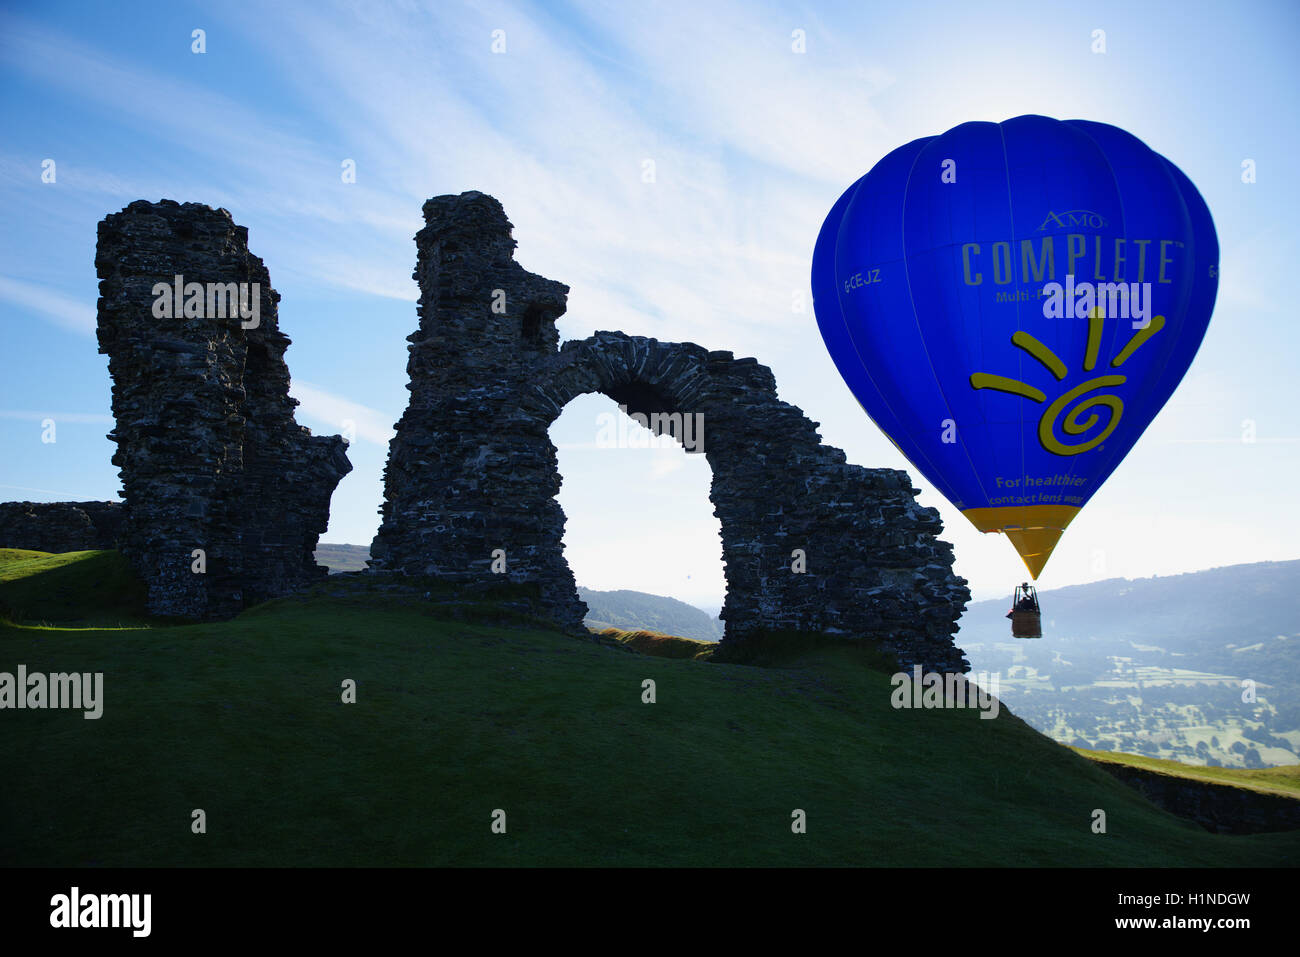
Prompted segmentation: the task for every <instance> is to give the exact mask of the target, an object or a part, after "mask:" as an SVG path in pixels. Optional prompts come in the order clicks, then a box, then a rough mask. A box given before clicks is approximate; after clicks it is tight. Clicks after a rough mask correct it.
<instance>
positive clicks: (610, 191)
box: [0, 0, 1300, 608]
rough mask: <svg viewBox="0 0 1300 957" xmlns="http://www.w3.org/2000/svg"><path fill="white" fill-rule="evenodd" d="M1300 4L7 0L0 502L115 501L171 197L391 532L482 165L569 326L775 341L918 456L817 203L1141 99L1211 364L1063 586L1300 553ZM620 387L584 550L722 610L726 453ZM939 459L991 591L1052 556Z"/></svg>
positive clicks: (889, 452)
mask: <svg viewBox="0 0 1300 957" xmlns="http://www.w3.org/2000/svg"><path fill="white" fill-rule="evenodd" d="M1297 27H1300V5H1296V4H1292V3H1273V4H1269V3H1234V4H1232V5H1230V6H1227V5H1223V4H1208V3H1205V4H1197V3H1144V4H1140V5H1138V4H1129V3H1116V4H1110V3H1096V4H1070V5H1064V4H1059V5H1058V4H1043V3H1034V4H1029V3H1024V4H1017V3H1002V4H993V3H982V4H977V5H969V4H964V3H951V4H943V3H932V4H899V5H892V6H891V7H880V8H877V7H876V6H875V5H870V6H868V5H864V4H858V3H843V4H814V5H801V4H765V3H725V2H718V3H715V2H698V0H697V2H694V3H683V4H658V3H656V4H625V3H608V4H594V3H593V4H587V3H574V4H562V3H546V4H511V3H490V2H489V3H483V2H475V3H472V4H468V3H467V4H458V3H451V2H441V0H440V2H433V3H415V2H402V3H392V4H379V3H374V4H371V3H355V4H353V3H330V2H316V3H309V4H295V3H289V2H285V3H275V4H262V3H240V2H230V3H219V4H204V3H166V4H162V3H158V4H154V3H134V4H124V5H109V4H98V3H95V4H91V3H86V4H60V3H48V2H47V3H31V4H24V3H9V4H7V5H6V7H5V8H4V10H3V11H2V12H0V104H2V109H3V118H4V130H5V135H4V138H3V142H2V144H0V216H2V217H3V223H4V227H5V228H4V229H3V230H0V499H30V500H34V501H58V500H64V499H113V498H116V493H117V490H118V488H119V487H120V486H119V481H118V478H117V475H116V469H115V467H114V466H113V465H112V464H111V463H110V461H109V459H110V457H111V455H112V453H113V446H112V444H111V443H110V442H109V441H108V440H107V439H106V438H105V433H106V432H107V431H108V430H109V429H110V428H111V427H112V420H111V417H110V404H109V403H110V380H109V377H108V373H107V357H105V356H100V355H99V354H98V353H97V351H96V344H95V339H94V327H95V300H96V296H97V285H96V278H95V271H94V247H95V227H96V224H97V223H98V221H99V220H100V219H102V218H103V217H104V216H105V215H107V214H108V213H111V212H115V211H117V210H119V209H121V208H122V207H123V206H125V205H126V204H128V203H129V202H131V201H133V200H136V199H149V200H158V199H161V198H164V197H165V198H171V199H176V200H178V201H181V202H186V201H196V202H203V203H208V204H210V205H213V206H224V207H226V208H227V209H229V210H230V211H231V213H232V214H233V216H234V218H235V220H236V222H238V223H240V224H241V225H244V226H247V227H248V229H249V241H250V246H251V248H252V251H253V252H254V253H255V254H257V255H259V256H261V257H262V258H263V259H265V261H266V263H267V266H268V268H269V270H270V273H271V280H272V282H273V283H274V285H275V287H276V288H277V289H278V290H279V292H280V293H281V294H282V295H283V301H282V302H281V304H280V321H281V328H282V329H283V330H284V331H285V332H286V333H288V335H289V336H290V337H291V338H292V339H293V341H294V344H293V345H292V346H291V347H290V349H289V351H288V355H287V360H288V363H289V368H290V371H291V373H292V375H293V383H294V384H293V388H292V391H293V394H294V395H295V396H296V397H297V398H299V399H300V400H301V401H302V405H301V406H300V407H299V409H298V419H299V421H300V422H301V423H302V424H304V425H307V426H309V427H311V428H312V429H313V431H317V432H327V433H333V432H339V431H341V430H342V429H343V422H344V420H350V421H351V422H353V423H355V428H356V441H355V442H354V443H353V444H352V447H351V449H350V450H349V455H350V458H351V459H352V462H353V464H354V467H355V468H354V471H353V473H352V474H351V475H349V476H348V477H347V478H346V479H344V481H343V483H342V484H341V485H340V487H339V490H338V491H337V493H336V494H335V496H334V500H333V505H332V511H331V521H330V529H329V531H328V532H327V534H326V535H325V536H324V540H326V541H334V542H353V543H360V544H366V543H368V542H369V540H370V538H371V537H372V535H373V533H374V530H375V526H376V524H377V520H378V517H377V509H378V507H379V504H380V501H381V497H382V489H381V474H382V469H383V465H384V461H385V458H386V455H387V441H388V438H389V436H390V434H391V426H392V423H394V422H396V421H397V419H398V417H399V416H400V415H401V412H402V409H403V408H404V406H405V402H406V396H407V392H406V389H405V383H406V373H405V363H406V349H405V347H406V342H405V337H406V335H408V334H409V333H410V332H411V331H412V330H413V329H414V328H415V324H416V316H415V308H414V303H415V299H416V295H417V289H416V286H415V283H414V281H413V280H412V279H411V270H412V267H413V265H414V259H415V245H414V243H413V241H412V236H413V235H414V233H415V232H416V230H417V229H419V227H420V225H421V219H420V206H421V204H422V202H423V201H424V200H425V199H426V198H428V197H429V196H433V195H438V194H442V193H458V192H461V191H463V190H467V189H480V190H483V191H485V192H488V193H491V194H493V195H495V196H496V197H497V198H498V199H500V200H501V201H502V203H503V204H504V206H505V208H506V212H507V214H508V215H509V216H510V218H511V220H512V221H513V222H514V224H515V238H516V239H517V240H518V241H519V249H518V252H517V258H518V259H519V261H520V262H521V263H523V264H524V265H525V266H526V267H527V268H529V269H531V270H533V271H535V272H538V273H541V274H542V275H545V276H548V277H550V278H553V279H558V280H560V281H562V282H565V283H567V284H568V285H570V286H571V287H572V292H571V294H570V298H569V311H568V314H567V315H566V316H565V317H564V318H563V319H561V321H560V332H561V335H562V336H563V337H564V338H580V337H584V336H586V335H589V334H590V333H591V332H593V331H594V330H596V329H622V330H624V331H626V332H629V333H634V334H642V335H648V336H655V337H658V338H659V339H662V340H666V341H692V342H698V343H700V344H702V345H705V346H707V347H709V348H712V349H730V350H732V351H734V352H735V353H736V354H737V355H738V356H740V355H753V356H756V357H757V358H758V359H759V361H761V362H763V363H764V364H767V365H769V366H771V367H772V369H773V371H774V372H775V374H776V379H777V384H778V388H779V390H780V394H781V397H782V398H783V399H785V400H786V401H789V402H792V403H794V404H795V405H798V406H800V407H801V408H802V409H803V410H804V411H805V412H806V413H807V414H808V415H809V417H810V418H812V419H813V420H815V421H818V422H820V423H821V425H822V429H821V431H822V434H823V436H824V437H825V439H826V441H827V442H828V443H830V444H832V445H836V446H839V447H841V448H843V449H844V450H845V451H846V452H847V453H848V456H849V460H850V461H852V462H857V463H860V464H863V465H868V466H888V467H893V468H907V463H906V462H905V461H904V460H903V459H902V458H901V457H900V456H899V454H898V453H897V452H896V451H895V450H894V448H893V447H892V446H891V445H890V443H889V442H888V441H887V440H886V439H885V438H884V436H883V435H881V434H880V433H879V432H878V430H877V429H876V428H875V426H874V425H872V423H871V422H870V420H868V419H867V418H866V417H865V416H864V415H863V413H862V411H861V410H860V409H859V408H858V406H857V404H856V402H855V401H854V399H853V397H852V395H851V394H850V393H849V391H848V389H847V388H846V387H845V386H844V385H843V383H842V382H841V380H840V378H839V376H838V374H837V373H836V371H835V369H834V366H833V365H832V363H831V361H830V359H829V357H828V356H827V354H826V351H825V349H824V347H823V346H822V343H821V340H820V337H819V335H818V332H817V327H816V322H815V319H814V317H813V313H812V309H811V293H810V291H809V282H808V279H809V262H810V257H811V254H812V247H813V243H814V241H815V239H816V236H817V230H818V228H819V227H820V225H821V221H822V219H823V217H824V216H825V214H826V212H827V211H828V210H829V208H830V206H831V204H832V203H833V202H834V201H835V199H836V198H837V197H838V196H839V194H840V193H841V192H842V191H843V190H844V189H845V188H846V187H847V186H848V185H849V184H850V183H851V182H852V181H853V180H854V179H856V178H857V177H858V176H860V175H861V174H862V173H864V172H865V171H866V170H868V169H869V168H870V167H871V166H872V165H874V163H875V162H876V161H877V160H879V159H880V158H881V157H882V156H884V155H885V154H886V153H887V152H889V151H890V150H891V149H893V148H894V147H896V146H899V145H901V144H903V143H905V142H907V141H909V140H912V139H914V138H916V137H919V136H928V135H933V134H936V133H940V132H942V131H944V130H946V129H948V128H950V127H952V126H955V125H957V124H958V123H961V122H965V121H967V120H993V121H1000V120H1003V119H1006V118H1008V117H1011V116H1016V115H1019V114H1023V113H1042V114H1045V115H1048V116H1055V117H1058V118H1063V119H1064V118H1076V117H1077V118H1086V119H1093V120H1098V121H1102V122H1106V123H1112V124H1114V125H1117V126H1120V127H1123V128H1125V129H1127V130H1129V131H1130V132H1132V133H1134V134H1136V135H1137V136H1139V137H1140V138H1142V139H1143V140H1145V141H1146V142H1147V143H1148V144H1149V145H1150V146H1151V147H1152V148H1153V149H1155V150H1157V151H1158V152H1160V153H1162V154H1164V155H1165V156H1167V157H1168V158H1169V159H1171V160H1172V161H1173V162H1175V163H1177V164H1178V165H1179V166H1180V167H1181V168H1182V169H1183V170H1184V171H1185V172H1186V173H1187V174H1188V175H1189V176H1190V177H1191V179H1192V180H1193V182H1195V183H1196V184H1197V186H1198V188H1199V189H1200V190H1201V193H1202V195H1203V196H1204V197H1205V199H1206V201H1207V203H1208V204H1209V207H1210V210H1211V212H1212V213H1213V215H1214V217H1215V223H1216V226H1217V229H1218V233H1219V240H1220V244H1221V247H1222V273H1221V275H1222V280H1221V284H1220V293H1219V301H1218V306H1217V308H1216V310H1215V316H1214V319H1213V321H1212V322H1211V324H1210V330H1209V332H1208V334H1207V336H1206V339H1205V342H1204V344H1203V345H1202V347H1201V350H1200V353H1199V355H1198V356H1197V359H1196V361H1195V363H1194V364H1193V365H1192V368H1191V370H1190V371H1189V373H1188V375H1187V377H1186V378H1185V379H1184V380H1183V383H1182V385H1181V386H1180V388H1179V390H1178V392H1177V393H1176V394H1175V395H1174V397H1173V399H1172V400H1171V401H1170V403H1169V404H1168V405H1167V406H1166V407H1165V409H1164V411H1163V412H1161V414H1160V415H1159V416H1158V417H1157V419H1156V420H1155V422H1154V423H1153V425H1152V426H1151V428H1150V429H1148V431H1147V433H1146V435H1145V436H1144V437H1143V438H1142V440H1141V441H1140V442H1139V443H1138V445H1137V447H1136V448H1135V449H1134V450H1133V452H1131V453H1130V455H1129V456H1128V458H1127V459H1126V461H1125V462H1124V463H1123V464H1122V465H1121V466H1120V468H1119V469H1118V470H1117V471H1116V472H1115V473H1114V475H1112V476H1111V478H1110V479H1109V481H1108V482H1107V484H1106V485H1105V486H1104V487H1103V488H1102V489H1101V491H1100V492H1099V493H1098V494H1097V495H1096V496H1095V497H1094V498H1093V499H1092V500H1091V502H1090V503H1089V504H1088V507H1087V508H1086V509H1084V511H1083V512H1082V514H1081V515H1080V516H1079V517H1078V518H1077V519H1076V520H1075V521H1074V523H1073V524H1072V525H1071V527H1070V530H1069V532H1068V533H1067V534H1066V536H1065V537H1064V539H1063V540H1062V543H1061V545H1060V546H1059V547H1058V548H1057V550H1056V552H1055V554H1054V556H1053V558H1052V561H1051V563H1050V564H1049V565H1048V567H1047V570H1046V571H1045V572H1044V574H1043V576H1042V578H1041V579H1040V585H1041V586H1042V587H1044V588H1052V587H1059V586H1061V585H1067V584H1074V583H1078V582H1085V581H1092V580H1096V579H1099V578H1108V577H1114V576H1127V577H1140V576H1146V575H1152V574H1173V573H1178V572H1183V571H1192V570H1197V569H1202V568H1208V567H1214V566H1217V565H1226V564H1234V563H1238V562H1250V561H1262V560H1281V559H1291V558H1296V557H1300V546H1297V545H1296V542H1297V541H1298V540H1300V510H1297V509H1296V507H1295V504H1296V492H1295V487H1296V475H1297V474H1300V425H1298V424H1297V423H1296V421H1295V410H1296V408H1297V407H1298V406H1300V403H1298V401H1297V400H1300V386H1298V385H1297V379H1298V378H1300V377H1298V376H1297V371H1298V370H1297V366H1298V364H1300V363H1297V355H1300V331H1297V323H1296V321H1295V310H1294V305H1293V299H1292V294H1293V292H1292V291H1293V288H1294V283H1293V281H1292V278H1293V275H1294V268H1293V267H1288V266H1287V265H1286V264H1287V263H1294V262H1295V261H1296V259H1297V253H1298V252H1300V250H1297V241H1296V238H1295V229H1294V227H1295V223H1296V220H1297V213H1300V204H1298V203H1297V198H1298V197H1297V192H1298V189H1300V187H1298V186H1297V164H1296V156H1297V153H1298V151H1300V142H1297V124H1296V121H1295V117H1296V116H1297V115H1300V103H1298V102H1297V100H1298V99H1300V97H1298V95H1297V94H1298V92H1300V84H1298V83H1297V78H1298V74H1297V67H1296V65H1295V63H1296V60H1295V57H1294V49H1295V45H1296V42H1297V40H1298V39H1300V30H1298V29H1297ZM195 29H202V30H204V31H205V33H206V37H205V39H206V52H205V53H202V54H196V53H194V52H192V49H191V45H192V42H193V41H192V39H191V35H192V31H193V30H195ZM1098 29H1101V30H1104V31H1105V38H1106V52H1105V53H1094V52H1092V50H1091V47H1092V45H1093V31H1094V30H1098ZM498 30H500V31H504V40H505V51H504V52H501V53H494V52H493V50H492V46H493V39H494V37H493V32H494V31H498ZM796 30H802V31H804V36H805V38H806V40H805V52H803V53H797V52H795V51H794V49H793V48H792V47H793V46H794V42H793V40H792V35H793V33H794V31H796ZM499 37H500V35H499V34H498V38H499ZM46 159H53V160H54V161H55V171H56V179H55V182H53V183H46V182H42V178H41V172H42V161H43V160H46ZM347 159H351V160H354V161H355V163H356V170H357V176H356V182H355V183H350V184H349V183H344V182H343V181H342V177H341V176H340V171H341V164H342V163H343V161H344V160H347ZM1244 159H1253V160H1254V161H1255V163H1256V169H1257V182H1255V183H1253V184H1246V183H1243V182H1242V181H1241V163H1242V161H1243V160H1244ZM646 160H653V162H654V169H655V178H654V182H653V183H647V182H644V181H643V176H642V173H643V170H644V168H645V166H644V163H645V161H646ZM800 305H802V306H803V309H802V311H800V310H799V306H800ZM613 408H614V405H613V403H612V402H610V401H609V400H608V399H605V398H604V397H601V396H587V397H584V398H581V399H578V400H576V401H574V402H573V403H572V404H571V405H570V406H569V407H568V408H567V409H566V410H565V413H564V415H563V416H562V417H561V419H560V420H559V421H558V422H557V423H556V425H555V427H554V428H553V430H552V437H553V439H554V441H555V443H556V445H557V446H558V447H559V449H560V468H561V472H562V474H563V476H564V487H563V489H562V490H561V493H560V501H561V504H562V505H563V506H564V508H565V511H566V513H567V514H568V516H569V523H568V528H567V531H566V536H565V541H566V545H567V549H568V550H567V555H568V557H569V560H570V562H571V564H572V565H573V567H574V571H575V574H576V576H577V578H578V581H579V582H580V583H581V584H584V585H587V586H590V587H594V588H618V587H624V588H636V589H639V590H643V591H651V592H657V593H661V594H671V595H675V596H677V597H680V598H683V599H685V600H688V601H692V602H694V603H697V604H700V605H702V606H706V607H713V608H716V607H717V605H718V604H719V603H720V601H721V595H722V591H723V581H722V571H721V545H720V541H719V539H718V524H717V520H716V518H714V517H713V515H712V506H711V505H710V503H709V502H708V497H707V494H708V484H709V469H708V465H707V463H706V462H705V461H704V460H703V459H702V457H697V456H686V455H684V454H683V453H681V452H680V451H678V450H675V449H668V450H654V449H608V448H597V447H596V439H597V435H598V431H599V425H600V419H599V417H600V416H601V414H602V413H603V412H607V411H610V410H612V409H613ZM47 418H52V419H54V421H55V423H56V429H57V431H56V434H55V437H56V441H55V442H53V443H48V442H42V440H41V439H42V431H43V430H42V424H41V423H42V420H44V419H47ZM1247 422H1249V423H1253V429H1254V435H1255V441H1254V442H1243V441H1242V435H1243V429H1244V428H1246V426H1244V423H1247ZM913 479H914V482H915V483H916V484H917V485H918V486H919V487H920V488H921V489H922V494H921V500H922V502H923V503H925V504H927V505H930V506H934V507H936V508H938V509H939V510H940V512H941V513H942V514H943V517H944V521H945V524H946V526H947V528H946V531H945V535H944V537H945V538H947V539H948V540H949V541H952V542H953V543H954V545H955V546H956V552H957V570H958V572H959V573H960V574H963V575H965V576H966V577H967V578H968V579H970V580H971V583H972V589H973V591H974V592H975V594H976V597H977V598H979V597H993V596H995V595H1003V594H1006V593H1008V592H1009V590H1010V587H1011V586H1012V585H1013V584H1014V583H1015V582H1017V581H1019V580H1021V579H1022V578H1023V577H1024V574H1023V566H1022V565H1021V564H1020V561H1019V559H1018V558H1017V556H1016V555H1015V553H1014V550H1013V549H1012V548H1011V546H1010V544H1009V543H1008V542H1006V540H1005V539H1003V538H1001V537H1000V536H992V535H990V536H984V535H981V534H980V533H978V532H976V531H975V530H974V529H973V528H972V527H971V526H970V525H969V523H968V522H967V521H966V520H965V519H964V518H963V517H962V516H961V515H960V514H959V513H958V512H957V511H956V510H955V509H953V508H952V507H951V506H950V505H949V504H948V503H947V502H946V501H945V500H944V499H942V498H941V497H940V496H939V495H938V494H937V493H936V492H935V491H934V490H933V489H932V488H931V487H930V486H928V485H927V484H926V483H925V482H924V481H923V480H922V479H921V478H920V477H919V476H917V475H916V473H915V472H914V471H913Z"/></svg>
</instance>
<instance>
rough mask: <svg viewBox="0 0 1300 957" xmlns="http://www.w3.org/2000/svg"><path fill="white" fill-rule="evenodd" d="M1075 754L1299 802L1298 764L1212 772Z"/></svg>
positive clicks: (1116, 755)
mask: <svg viewBox="0 0 1300 957" xmlns="http://www.w3.org/2000/svg"><path fill="white" fill-rule="evenodd" d="M1072 750H1074V751H1077V752H1078V753H1079V754H1081V755H1083V756H1084V757H1085V758H1088V759H1089V760H1090V761H1096V762H1098V763H1099V764H1124V765H1128V766H1129V767H1133V768H1142V769H1144V770H1147V771H1154V772H1155V773H1157V774H1168V775H1172V776H1173V777H1178V778H1188V779H1189V780H1192V781H1203V782H1205V783H1207V784H1224V785H1228V786H1230V787H1237V788H1245V789H1247V790H1248V791H1259V792H1260V793H1262V794H1280V795H1282V796H1283V797H1290V798H1300V765H1296V764H1289V765H1285V766H1283V767H1280V768H1212V767H1201V766H1198V765H1194V764H1182V763H1181V762H1178V761H1166V760H1164V759H1163V758H1148V757H1146V756H1144V755H1140V754H1124V753H1122V752H1118V751H1089V750H1087V749H1085V748H1073V749H1072Z"/></svg>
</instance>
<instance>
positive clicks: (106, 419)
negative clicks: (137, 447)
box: [0, 409, 114, 425]
mask: <svg viewBox="0 0 1300 957" xmlns="http://www.w3.org/2000/svg"><path fill="white" fill-rule="evenodd" d="M0 419H20V420H22V421H24V422H42V421H44V420H45V419H53V420H54V421H55V422H60V423H62V422H72V423H79V424H86V425H112V424H113V421H114V420H113V417H112V416H111V415H105V414H103V413H102V412H31V411H27V410H23V409H0Z"/></svg>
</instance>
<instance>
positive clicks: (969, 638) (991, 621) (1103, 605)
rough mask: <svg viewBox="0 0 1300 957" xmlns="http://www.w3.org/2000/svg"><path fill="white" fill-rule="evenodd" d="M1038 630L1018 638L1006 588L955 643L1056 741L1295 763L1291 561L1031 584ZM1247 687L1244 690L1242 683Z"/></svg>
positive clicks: (1295, 570)
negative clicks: (1034, 636)
mask: <svg viewBox="0 0 1300 957" xmlns="http://www.w3.org/2000/svg"><path fill="white" fill-rule="evenodd" d="M1040 597H1041V600H1042V606H1043V637H1042V638H1041V639H1038V640H1034V641H1016V640H1014V639H1012V638H1011V637H1010V635H1009V629H1008V623H1007V621H1006V619H1005V618H1004V617H1003V615H1004V613H1005V611H1006V609H1007V607H1008V605H1009V604H1010V598H1009V596H1008V598H1007V599H1004V600H999V601H986V602H976V603H974V604H972V605H971V606H970V607H969V608H968V609H967V610H966V613H965V614H964V615H963V616H962V620H961V631H960V632H959V633H958V635H957V643H958V644H959V645H960V646H961V647H962V648H963V649H964V650H965V651H966V653H967V655H968V657H969V658H970V661H971V664H972V666H973V667H974V669H975V670H979V671H996V672H999V673H1000V674H1001V676H1002V679H1001V680H1002V683H1001V691H1002V697H1003V700H1004V701H1007V702H1009V703H1010V704H1011V706H1012V707H1013V708H1015V709H1016V712H1017V713H1018V714H1020V715H1021V716H1023V717H1024V718H1025V720H1026V721H1028V722H1030V723H1031V724H1032V725H1034V727H1036V728H1038V729H1039V730H1041V731H1043V732H1044V733H1046V734H1049V735H1051V736H1052V737H1053V738H1055V739H1056V740H1058V741H1061V742H1063V743H1068V744H1071V745H1076V746H1078V747H1081V748H1087V749H1092V750H1117V751H1122V752H1130V753H1140V754H1143V755H1146V756H1148V757H1151V758H1162V759H1173V760H1175V761H1178V762H1180V763H1184V764H1201V765H1223V766H1228V767H1232V768H1241V769H1250V768H1254V769H1259V768H1263V767H1265V766H1268V765H1293V766H1294V765H1295V764H1296V763H1297V762H1298V761H1300V561H1288V562H1256V563H1252V564H1247V565H1231V566H1228V567H1225V568H1214V569H1209V570H1207V571H1200V572H1189V573H1187V574H1183V575H1169V576H1162V577H1156V578H1141V579H1109V580H1106V581H1100V582H1092V583H1090V584H1087V585H1074V586H1070V587H1068V588H1060V589H1056V590H1054V591H1048V592H1043V593H1041V596H1040ZM1247 678H1249V679H1251V681H1252V682H1254V683H1255V685H1256V690H1257V696H1256V700H1253V701H1243V699H1242V681H1243V680H1244V679H1247Z"/></svg>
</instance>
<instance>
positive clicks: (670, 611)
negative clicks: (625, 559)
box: [578, 588, 723, 641]
mask: <svg viewBox="0 0 1300 957" xmlns="http://www.w3.org/2000/svg"><path fill="white" fill-rule="evenodd" d="M578 597H579V598H581V599H582V600H583V601H585V602H586V603H587V619H586V620H587V626H588V627H589V628H595V629H602V628H618V629H622V630H632V631H635V630H638V629H643V630H646V631H656V632H659V633H660V634H665V635H679V636H680V637H682V638H692V639H694V640H695V641H721V640H722V633H723V626H722V622H721V621H719V620H718V619H717V618H714V617H713V616H712V615H709V614H707V613H706V612H703V611H701V610H700V609H698V608H696V607H695V606H694V605H688V604H686V602H684V601H678V600H677V599H676V598H666V597H664V596H663V595H649V594H646V593H645V592H640V591H629V590H627V589H620V590H618V591H595V590H594V589H591V588H579V589H578Z"/></svg>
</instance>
